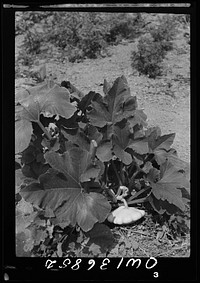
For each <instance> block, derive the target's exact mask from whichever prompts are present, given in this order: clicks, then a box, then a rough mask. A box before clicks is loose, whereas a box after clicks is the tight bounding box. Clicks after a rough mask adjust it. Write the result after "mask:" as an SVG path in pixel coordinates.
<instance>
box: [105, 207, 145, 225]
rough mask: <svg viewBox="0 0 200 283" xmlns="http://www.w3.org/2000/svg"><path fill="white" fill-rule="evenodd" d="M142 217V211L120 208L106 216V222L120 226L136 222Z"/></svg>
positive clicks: (132, 208)
mask: <svg viewBox="0 0 200 283" xmlns="http://www.w3.org/2000/svg"><path fill="white" fill-rule="evenodd" d="M144 215H145V211H144V210H140V209H137V208H135V207H128V206H120V207H118V208H117V209H115V210H113V211H112V212H111V213H110V214H109V215H108V217H107V220H108V221H109V222H112V223H114V224H118V225H122V224H129V223H132V222H134V221H137V220H138V219H140V218H142V217H143V216H144Z"/></svg>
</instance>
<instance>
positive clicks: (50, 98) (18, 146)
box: [15, 83, 76, 153]
mask: <svg viewBox="0 0 200 283" xmlns="http://www.w3.org/2000/svg"><path fill="white" fill-rule="evenodd" d="M26 92H28V93H29V94H30V95H28V96H27V97H26V96H23V95H21V96H20V97H19V98H16V103H17V104H16V108H15V151H16V153H18V152H22V151H23V150H24V149H25V148H27V146H28V144H29V142H30V139H31V135H32V132H33V129H32V124H31V122H39V117H40V114H41V113H42V114H44V115H50V116H52V115H60V116H62V117H64V118H66V119H68V118H69V117H71V116H72V115H73V114H74V112H75V111H76V107H75V105H73V104H72V103H70V96H69V92H68V91H67V89H65V88H63V87H59V86H58V85H54V86H53V87H50V86H49V85H48V84H47V83H42V84H40V85H38V86H36V87H33V88H30V89H28V90H27V91H26ZM22 97H25V98H24V99H22Z"/></svg>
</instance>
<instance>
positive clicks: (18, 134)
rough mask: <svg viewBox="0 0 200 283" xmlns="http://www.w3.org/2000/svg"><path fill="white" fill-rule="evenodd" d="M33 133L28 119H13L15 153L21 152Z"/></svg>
mask: <svg viewBox="0 0 200 283" xmlns="http://www.w3.org/2000/svg"><path fill="white" fill-rule="evenodd" d="M32 133H33V128H32V124H31V122H30V121H28V120H22V119H18V120H16V121H15V153H19V152H22V151H23V150H24V149H25V148H27V147H28V145H29V143H30V140H31V136H32Z"/></svg>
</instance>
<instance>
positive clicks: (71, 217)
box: [20, 147, 111, 231]
mask: <svg viewBox="0 0 200 283" xmlns="http://www.w3.org/2000/svg"><path fill="white" fill-rule="evenodd" d="M45 159H46V161H47V162H48V163H49V164H50V165H51V166H52V168H53V169H54V170H56V171H59V172H61V173H62V174H63V175H64V176H65V178H62V181H61V180H59V175H58V174H57V173H56V171H54V173H56V178H57V179H54V182H52V183H51V182H49V180H48V178H47V176H42V177H41V178H40V179H39V181H40V184H37V183H36V184H35V186H34V184H31V186H27V187H26V188H24V189H22V191H21V192H20V194H22V196H23V197H24V198H25V200H26V201H28V202H31V203H33V204H35V205H38V206H39V207H41V208H43V209H44V210H45V211H46V216H48V217H55V222H54V223H55V224H57V225H60V226H61V227H65V226H67V225H73V226H74V225H75V224H76V223H77V224H78V225H79V226H80V227H81V228H82V229H83V230H84V231H89V230H90V229H92V227H93V225H94V224H95V223H96V222H103V221H104V220H105V219H106V217H107V215H108V213H109V212H110V209H111V207H110V204H109V202H108V201H107V200H106V198H105V197H104V196H103V195H101V194H99V193H95V192H90V193H86V192H85V191H84V190H83V188H82V184H81V182H85V181H87V180H90V178H96V177H98V174H99V172H100V171H101V169H102V168H101V166H100V165H99V162H100V161H95V160H92V156H91V153H90V152H88V151H86V150H82V149H80V148H77V147H74V148H71V149H70V150H69V151H67V152H65V153H64V154H62V155H61V154H58V153H56V152H54V151H52V152H47V153H45ZM50 173H51V174H53V172H52V171H51V172H50ZM46 174H49V172H47V173H46Z"/></svg>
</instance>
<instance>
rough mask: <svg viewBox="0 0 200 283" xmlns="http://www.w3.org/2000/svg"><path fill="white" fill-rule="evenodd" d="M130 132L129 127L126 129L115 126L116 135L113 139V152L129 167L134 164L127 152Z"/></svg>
mask: <svg viewBox="0 0 200 283" xmlns="http://www.w3.org/2000/svg"><path fill="white" fill-rule="evenodd" d="M129 136H130V131H129V127H128V125H126V126H125V127H124V128H122V129H121V128H120V127H118V126H116V125H115V126H114V134H113V137H112V142H113V152H114V153H115V155H116V156H117V157H118V158H119V160H121V161H122V162H123V163H124V164H126V165H128V164H130V163H131V162H132V157H131V155H130V154H129V153H128V152H126V151H125V149H126V148H127V146H128V144H129V139H130V138H129Z"/></svg>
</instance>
